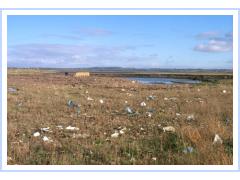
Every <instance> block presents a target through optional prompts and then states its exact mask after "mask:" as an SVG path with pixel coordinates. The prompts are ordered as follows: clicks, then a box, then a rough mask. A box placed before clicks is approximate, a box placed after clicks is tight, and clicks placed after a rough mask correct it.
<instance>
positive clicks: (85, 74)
mask: <svg viewBox="0 0 240 180" xmlns="http://www.w3.org/2000/svg"><path fill="white" fill-rule="evenodd" d="M88 76H90V73H89V72H77V73H76V74H75V77H88Z"/></svg>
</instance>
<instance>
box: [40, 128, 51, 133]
mask: <svg viewBox="0 0 240 180" xmlns="http://www.w3.org/2000/svg"><path fill="white" fill-rule="evenodd" d="M40 130H41V131H43V132H49V130H50V127H47V128H41V129H40Z"/></svg>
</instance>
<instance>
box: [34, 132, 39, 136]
mask: <svg viewBox="0 0 240 180" xmlns="http://www.w3.org/2000/svg"><path fill="white" fill-rule="evenodd" d="M40 135H41V134H40V132H35V133H33V136H34V137H38V136H40Z"/></svg>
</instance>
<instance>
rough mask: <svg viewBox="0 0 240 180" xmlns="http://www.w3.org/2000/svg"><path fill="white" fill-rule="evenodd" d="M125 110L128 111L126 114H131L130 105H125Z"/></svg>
mask: <svg viewBox="0 0 240 180" xmlns="http://www.w3.org/2000/svg"><path fill="white" fill-rule="evenodd" d="M125 111H126V112H127V113H128V114H133V111H132V109H131V108H130V107H126V108H125Z"/></svg>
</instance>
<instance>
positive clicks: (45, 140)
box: [42, 136, 53, 142]
mask: <svg viewBox="0 0 240 180" xmlns="http://www.w3.org/2000/svg"><path fill="white" fill-rule="evenodd" d="M42 140H43V141H44V142H53V140H51V139H49V138H48V137H47V136H44V137H43V138H42Z"/></svg>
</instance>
